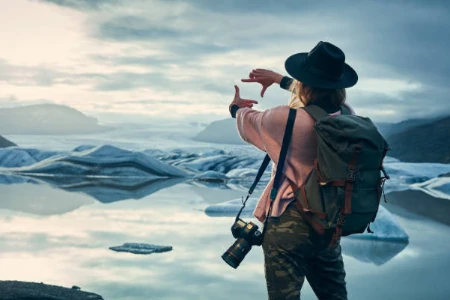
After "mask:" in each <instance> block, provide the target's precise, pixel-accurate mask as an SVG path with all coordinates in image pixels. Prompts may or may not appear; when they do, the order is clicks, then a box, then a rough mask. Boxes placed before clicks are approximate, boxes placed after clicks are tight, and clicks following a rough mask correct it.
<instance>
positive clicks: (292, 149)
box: [236, 105, 353, 222]
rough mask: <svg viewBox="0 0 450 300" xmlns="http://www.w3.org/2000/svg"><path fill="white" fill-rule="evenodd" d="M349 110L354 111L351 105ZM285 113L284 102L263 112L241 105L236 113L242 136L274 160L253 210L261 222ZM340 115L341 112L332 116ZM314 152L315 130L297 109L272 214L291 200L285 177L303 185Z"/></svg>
mask: <svg viewBox="0 0 450 300" xmlns="http://www.w3.org/2000/svg"><path fill="white" fill-rule="evenodd" d="M346 106H347V105H346ZM349 108H350V107H349ZM350 110H351V111H352V112H353V110H352V109H351V108H350ZM288 114H289V106H287V105H282V106H277V107H274V108H271V109H268V110H266V111H263V112H260V111H256V110H253V109H251V108H240V109H239V110H238V111H237V113H236V119H237V129H238V132H239V135H240V136H241V138H242V139H243V140H244V141H246V142H247V143H250V144H252V145H254V146H255V147H257V148H259V149H260V150H262V151H264V152H266V153H267V154H269V156H270V158H271V159H272V161H273V167H272V177H271V179H270V181H269V183H268V184H267V186H266V188H265V189H264V192H263V193H262V195H261V197H260V199H259V201H258V204H257V205H256V208H255V211H254V213H253V214H254V216H255V217H256V218H257V219H258V220H259V221H261V222H263V221H264V219H265V218H266V215H267V213H268V210H269V206H270V197H269V194H270V191H271V189H272V186H273V180H274V177H275V171H276V165H277V164H278V158H279V155H280V150H281V144H282V141H283V136H284V131H285V128H286V122H287V119H288ZM339 114H340V111H339V112H336V113H333V114H331V115H339ZM316 155H317V138H316V133H315V132H314V120H313V119H312V118H311V116H309V114H308V113H307V112H306V111H304V110H303V109H298V110H297V116H296V119H295V124H294V129H293V131H292V138H291V143H290V146H289V149H288V152H287V157H286V162H285V165H284V174H283V176H282V178H281V181H280V187H279V189H278V194H277V197H276V199H275V201H274V203H273V207H272V213H271V216H280V215H281V214H282V213H283V212H284V211H285V209H286V207H287V206H288V204H289V203H290V202H292V201H293V200H294V196H293V192H292V188H291V187H290V184H289V181H288V180H287V179H289V180H290V181H292V182H294V183H295V184H296V185H297V186H300V185H302V184H303V183H304V182H305V180H306V177H307V176H308V174H309V173H310V172H311V170H312V168H313V164H314V159H315V158H316Z"/></svg>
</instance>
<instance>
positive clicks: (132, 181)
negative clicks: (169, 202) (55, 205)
mask: <svg viewBox="0 0 450 300" xmlns="http://www.w3.org/2000/svg"><path fill="white" fill-rule="evenodd" d="M1 176H2V177H1V178H0V183H3V184H0V188H1V187H3V186H5V184H6V185H7V186H8V185H9V186H14V185H17V184H23V183H30V184H39V185H40V186H41V187H36V189H39V188H44V187H43V186H45V185H50V186H52V187H54V188H57V189H61V190H63V191H67V192H75V193H83V194H86V195H88V196H90V197H92V198H93V199H95V200H97V201H100V202H103V203H110V202H116V201H122V200H128V199H141V198H144V197H146V196H148V195H151V194H153V193H156V192H157V191H159V190H162V189H165V188H168V187H171V186H173V185H176V184H178V183H181V182H184V181H186V180H187V179H186V178H163V179H155V178H153V179H147V178H142V177H135V178H133V177H83V176H33V175H28V176H19V175H14V176H9V175H1ZM16 187H17V186H16ZM20 189H21V188H16V190H17V191H19V190H20ZM13 190H15V189H13V188H10V193H12V192H13ZM8 198H9V199H11V198H14V196H13V195H9V196H8ZM18 205H19V206H20V204H18Z"/></svg>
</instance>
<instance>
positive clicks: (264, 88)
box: [261, 86, 267, 98]
mask: <svg viewBox="0 0 450 300" xmlns="http://www.w3.org/2000/svg"><path fill="white" fill-rule="evenodd" d="M266 90H267V86H263V88H262V90H261V98H264V93H265V92H266Z"/></svg>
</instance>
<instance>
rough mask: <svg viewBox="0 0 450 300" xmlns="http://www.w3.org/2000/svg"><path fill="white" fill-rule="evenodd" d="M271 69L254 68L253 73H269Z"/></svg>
mask: <svg viewBox="0 0 450 300" xmlns="http://www.w3.org/2000/svg"><path fill="white" fill-rule="evenodd" d="M269 72H270V71H269V70H266V69H255V70H253V72H252V73H254V74H267V73H269Z"/></svg>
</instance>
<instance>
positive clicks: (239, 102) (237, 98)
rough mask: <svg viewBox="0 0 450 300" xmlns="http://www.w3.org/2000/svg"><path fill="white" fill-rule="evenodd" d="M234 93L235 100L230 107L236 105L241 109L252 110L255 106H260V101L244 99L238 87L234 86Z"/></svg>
mask: <svg viewBox="0 0 450 300" xmlns="http://www.w3.org/2000/svg"><path fill="white" fill-rule="evenodd" d="M234 91H235V93H234V99H233V102H231V104H230V106H231V105H234V104H236V105H237V106H239V107H241V108H242V107H250V108H252V107H253V104H258V101H256V100H250V99H242V98H241V95H240V93H239V87H238V86H237V85H235V86H234Z"/></svg>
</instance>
